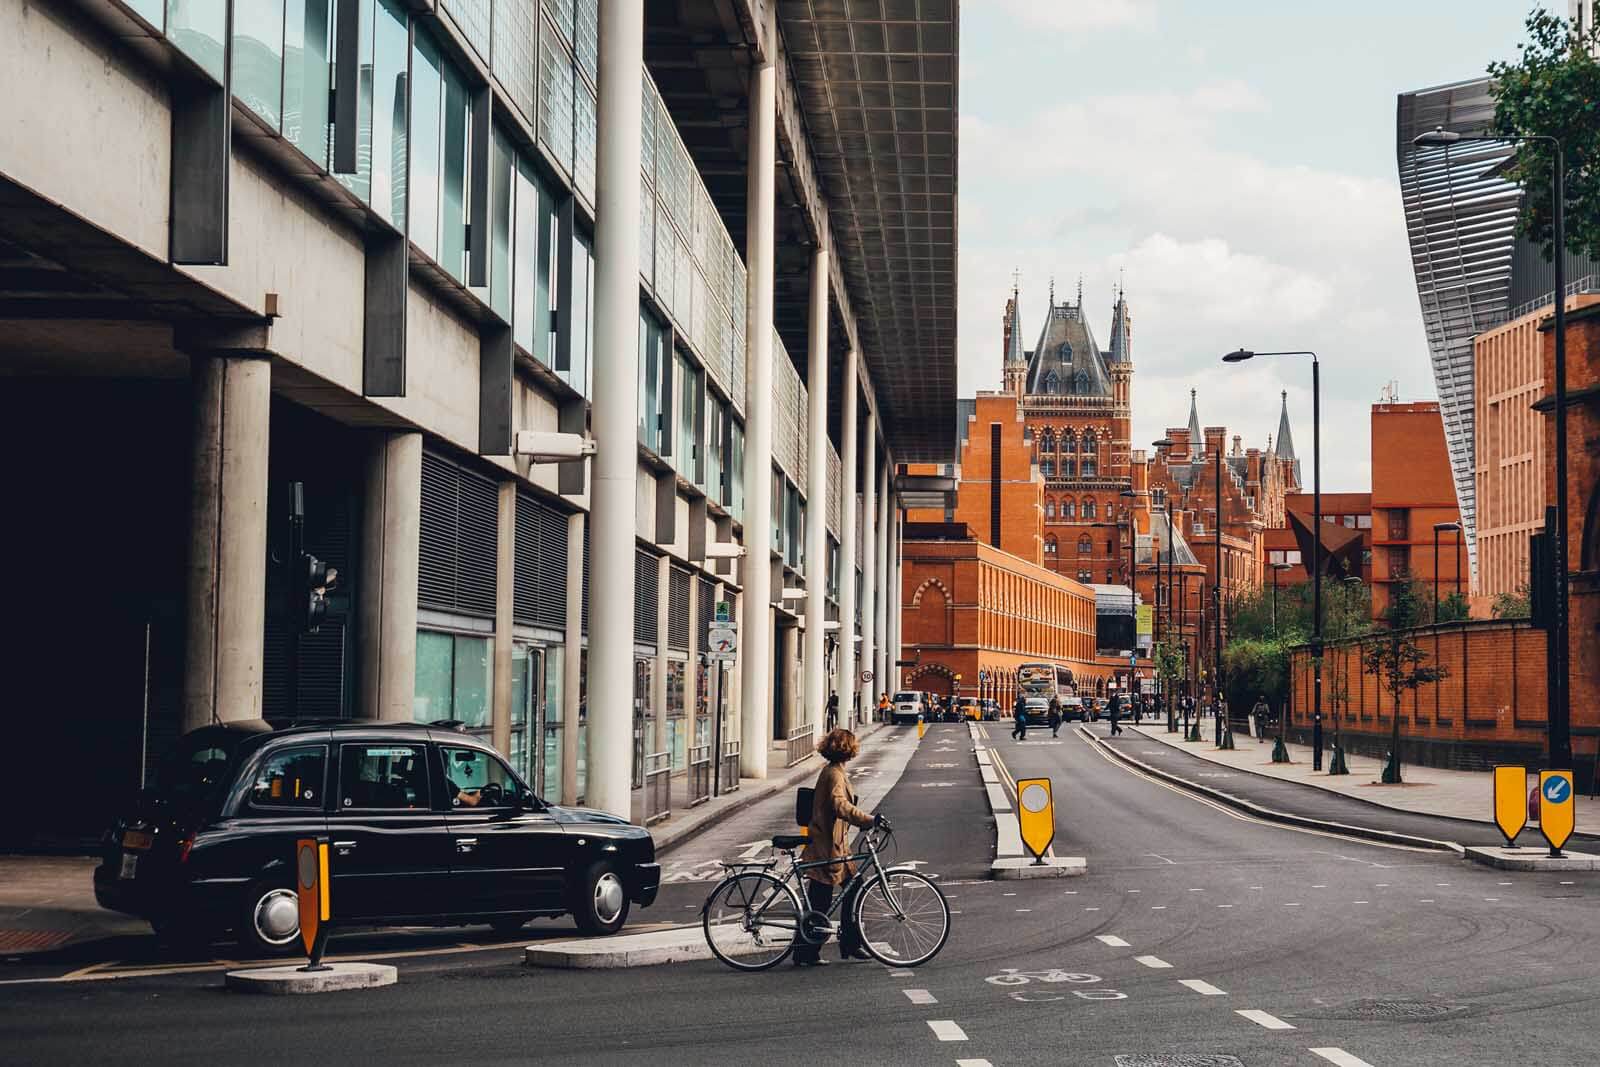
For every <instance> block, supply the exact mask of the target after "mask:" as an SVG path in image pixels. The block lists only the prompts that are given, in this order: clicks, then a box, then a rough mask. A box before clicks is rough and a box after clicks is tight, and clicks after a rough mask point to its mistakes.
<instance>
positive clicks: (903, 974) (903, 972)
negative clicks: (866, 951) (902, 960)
mask: <svg viewBox="0 0 1600 1067" xmlns="http://www.w3.org/2000/svg"><path fill="white" fill-rule="evenodd" d="M916 973H917V972H916V971H913V970H909V969H907V968H905V967H902V968H900V969H899V970H895V971H890V972H889V977H890V978H910V977H911V976H912V975H914V974H916Z"/></svg>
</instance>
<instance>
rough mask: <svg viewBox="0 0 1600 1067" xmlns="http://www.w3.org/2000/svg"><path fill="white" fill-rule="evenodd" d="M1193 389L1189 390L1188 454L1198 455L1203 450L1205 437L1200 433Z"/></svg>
mask: <svg viewBox="0 0 1600 1067" xmlns="http://www.w3.org/2000/svg"><path fill="white" fill-rule="evenodd" d="M1194 393H1195V391H1194V390H1193V389H1191V390H1189V454H1190V455H1191V456H1193V455H1198V454H1199V453H1201V452H1202V451H1204V450H1205V441H1206V439H1205V436H1204V435H1203V434H1201V432H1200V412H1199V410H1198V409H1196V407H1195V403H1194Z"/></svg>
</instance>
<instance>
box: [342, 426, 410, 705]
mask: <svg viewBox="0 0 1600 1067" xmlns="http://www.w3.org/2000/svg"><path fill="white" fill-rule="evenodd" d="M366 480H367V485H366V506H365V507H364V508H363V509H362V514H361V578H360V583H359V584H358V585H357V587H356V612H357V614H358V615H359V617H360V620H359V621H360V625H359V626H357V627H356V634H357V643H358V653H359V659H358V662H359V664H360V671H361V675H360V677H361V686H360V690H361V701H360V707H361V715H362V717H364V718H368V719H387V720H390V721H393V722H410V721H411V716H412V704H413V703H414V700H415V697H416V688H417V568H418V567H419V566H420V565H421V561H422V556H421V552H422V547H421V540H420V538H421V531H422V435H421V434H420V433H386V434H382V435H380V436H379V437H378V438H377V440H376V441H375V442H374V443H373V446H372V449H371V451H370V452H368V454H367V479H366Z"/></svg>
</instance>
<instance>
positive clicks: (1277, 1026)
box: [1234, 1008, 1294, 1030]
mask: <svg viewBox="0 0 1600 1067" xmlns="http://www.w3.org/2000/svg"><path fill="white" fill-rule="evenodd" d="M1234 1014H1235V1015H1243V1016H1244V1017H1245V1018H1246V1019H1249V1020H1250V1021H1251V1022H1253V1023H1255V1024H1256V1025H1257V1026H1264V1027H1266V1028H1267V1029H1268V1030H1293V1029H1294V1027H1293V1026H1292V1025H1291V1024H1289V1023H1286V1022H1284V1021H1283V1020H1282V1019H1280V1018H1278V1017H1277V1016H1276V1015H1271V1014H1268V1013H1267V1012H1264V1011H1262V1010H1261V1009H1260V1008H1241V1009H1240V1010H1238V1011H1236V1012H1234Z"/></svg>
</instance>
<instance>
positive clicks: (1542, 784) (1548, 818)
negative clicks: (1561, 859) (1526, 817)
mask: <svg viewBox="0 0 1600 1067" xmlns="http://www.w3.org/2000/svg"><path fill="white" fill-rule="evenodd" d="M1575 822H1576V816H1575V814H1574V812H1573V789H1572V772H1571V771H1540V772H1539V832H1540V833H1542V834H1543V835H1544V839H1545V840H1546V841H1548V842H1549V843H1550V854H1551V855H1552V856H1559V855H1561V846H1562V845H1565V844H1566V843H1567V838H1569V837H1571V836H1572V829H1573V825H1574V823H1575Z"/></svg>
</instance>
